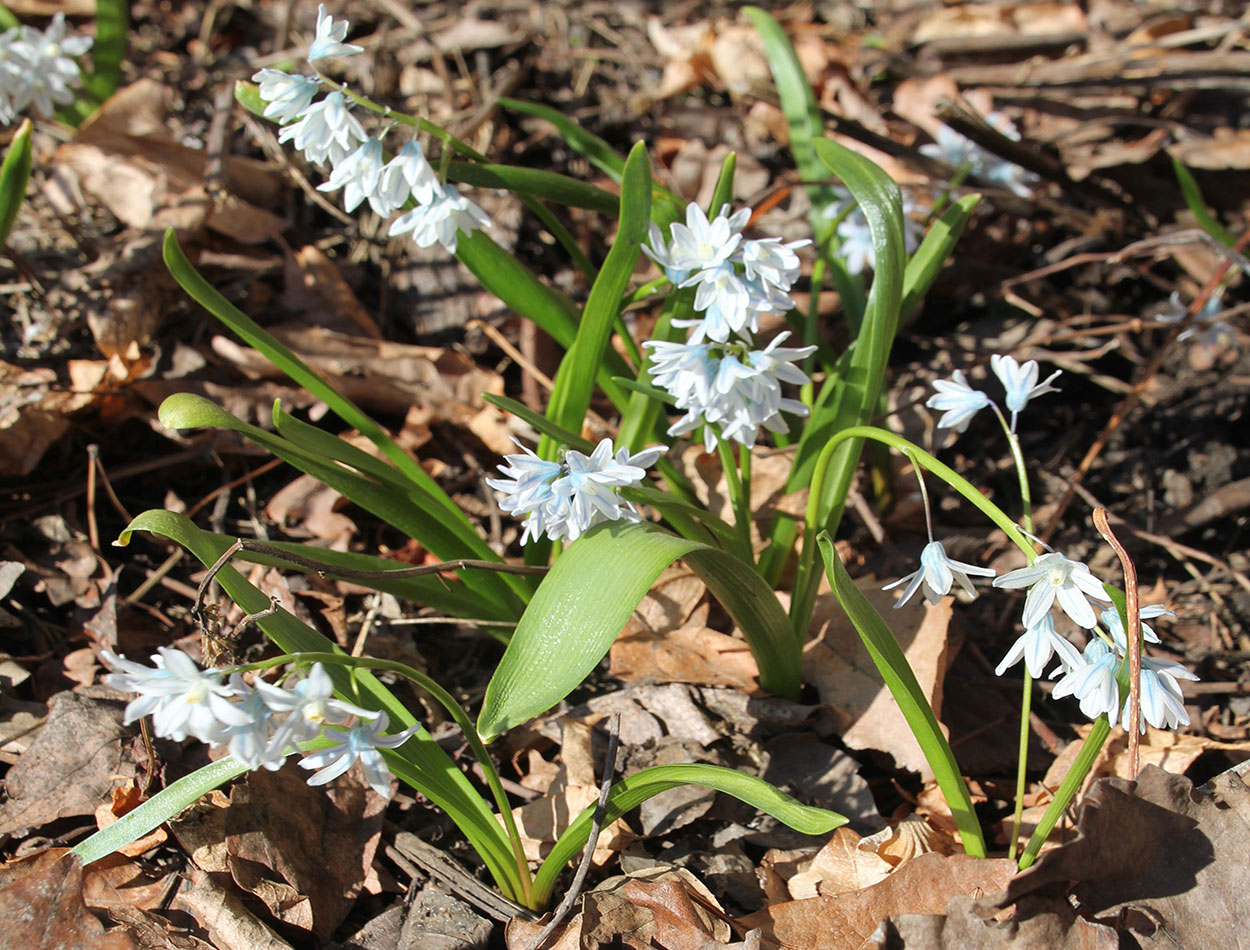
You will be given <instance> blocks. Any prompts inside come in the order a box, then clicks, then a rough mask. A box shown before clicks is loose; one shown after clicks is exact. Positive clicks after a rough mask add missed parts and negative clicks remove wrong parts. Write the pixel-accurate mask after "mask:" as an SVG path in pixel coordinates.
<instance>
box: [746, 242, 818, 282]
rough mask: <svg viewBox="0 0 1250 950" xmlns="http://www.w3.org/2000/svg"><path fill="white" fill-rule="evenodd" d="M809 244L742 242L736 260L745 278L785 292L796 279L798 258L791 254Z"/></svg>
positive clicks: (798, 269) (798, 268) (798, 264)
mask: <svg viewBox="0 0 1250 950" xmlns="http://www.w3.org/2000/svg"><path fill="white" fill-rule="evenodd" d="M811 243H812V242H811V241H807V240H804V241H791V242H790V243H789V244H782V243H781V238H762V239H760V240H756V241H743V242H742V247H741V249H740V251H739V253H738V258H739V260H741V261H742V267H743V269H744V270H745V271H746V275H747V277H748V278H750V279H751V280H760V281H762V282H763V283H765V284H767V285H770V286H772V287H776V288H777V289H778V290H780V291H782V292H783V293H785V292H789V290H790V288H791V287H792V286H794V282H795V281H796V280H798V279H799V273H800V262H799V255H797V254H795V253H794V252H795V251H796V250H798V249H799V248H801V247H806V246H807V245H809V244H811Z"/></svg>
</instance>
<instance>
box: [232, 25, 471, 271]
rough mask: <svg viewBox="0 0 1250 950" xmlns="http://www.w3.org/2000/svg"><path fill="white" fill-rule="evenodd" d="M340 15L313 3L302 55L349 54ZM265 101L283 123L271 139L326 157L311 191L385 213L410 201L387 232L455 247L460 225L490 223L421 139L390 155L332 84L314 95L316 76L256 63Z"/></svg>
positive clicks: (314, 158)
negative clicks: (447, 178)
mask: <svg viewBox="0 0 1250 950" xmlns="http://www.w3.org/2000/svg"><path fill="white" fill-rule="evenodd" d="M347 26H348V24H347V21H345V20H339V21H337V22H336V21H335V20H334V19H333V18H332V17H331V16H330V15H329V14H327V13H326V9H325V5H324V4H322V5H320V6H318V7H317V35H316V37H315V39H314V40H313V43H312V45H311V46H310V47H309V48H308V62H309V63H314V62H316V61H318V60H322V59H327V58H329V57H338V56H352V55H355V54H356V53H360V52H362V51H363V49H362V47H360V46H355V45H353V44H351V43H346V42H344V40H345V38H346V36H347ZM252 79H254V80H255V81H256V82H257V84H258V86H259V92H260V97H261V99H263V100H264V102H265V109H264V115H265V117H266V118H270V119H273V120H274V121H276V122H278V123H279V124H281V125H282V131H281V132H279V133H278V141H280V142H291V143H292V144H293V145H294V146H295V148H297V149H299V151H301V152H303V153H304V157H305V158H307V159H308V161H310V162H312V163H314V164H318V165H320V164H326V163H328V164H329V165H330V168H331V171H330V177H329V179H328V180H327V181H325V182H324V183H323V184H321V185H318V186H317V190H318V191H327V192H330V191H339V190H340V189H342V191H343V207H344V208H346V209H347V210H348V211H355V210H356V208H357V207H359V206H360V204H361V203H362V202H365V201H368V202H369V207H370V208H372V209H373V211H374V213H375V214H377V215H378V216H380V217H383V218H387V217H389V216H390V215H392V214H394V213H395V212H396V211H399V210H401V209H402V208H404V207H405V205H407V204H408V203H409V202H410V201H412V202H415V205H416V206H415V207H413V208H412V209H410V210H409V211H407V212H406V213H405V214H402V215H400V216H399V217H398V218H396V219H395V220H394V221H392V222H391V227H390V230H389V232H388V233H389V234H390V235H391V236H396V235H400V234H409V233H411V234H412V239H413V240H414V241H415V242H416V244H417V245H418V246H419V247H431V246H432V245H434V244H441V245H442V246H443V247H444V248H446V249H447V251H448V252H449V253H452V254H454V253H455V252H456V243H457V238H458V236H459V235H460V234H461V233H465V234H471V233H472V232H473V231H476V230H477V229H478V228H484V227H487V226H489V225H490V217H489V216H488V215H487V214H486V212H485V211H483V210H482V209H481V208H479V207H478V206H477V205H476V204H474V203H473V202H472V201H470V200H469V199H468V198H466V197H465V196H464V195H462V194H460V192H459V191H458V190H457V189H456V188H455V186H453V185H450V184H447V183H446V182H442V181H440V180H439V177H438V174H437V173H436V172H435V171H434V169H433V167H432V166H431V165H430V163H429V161H428V160H427V159H426V157H425V152H424V150H423V149H422V148H421V144H420V143H419V142H417V141H416V140H415V139H412V140H409V141H408V142H407V143H405V144H404V146H403V147H402V148H400V150H399V152H398V153H397V154H396V155H395V156H394V158H392V159H391V160H390V161H387V160H386V156H385V153H384V150H383V147H382V139H381V138H380V137H378V136H373V135H369V134H368V133H366V131H365V128H364V126H363V125H362V124H361V123H360V120H359V119H357V118H356V116H354V115H353V114H352V112H351V106H352V102H351V100H350V99H349V98H348V97H347V96H345V95H344V94H343V93H342V92H341V91H339V90H335V91H333V92H330V93H328V94H327V95H326V96H324V97H323V98H321V99H318V98H317V95H318V93H320V91H321V86H322V81H321V79H320V78H319V77H317V76H301V75H295V74H291V73H284V72H279V71H278V70H275V69H262V70H261V71H260V72H258V73H256V75H254V76H253V77H252Z"/></svg>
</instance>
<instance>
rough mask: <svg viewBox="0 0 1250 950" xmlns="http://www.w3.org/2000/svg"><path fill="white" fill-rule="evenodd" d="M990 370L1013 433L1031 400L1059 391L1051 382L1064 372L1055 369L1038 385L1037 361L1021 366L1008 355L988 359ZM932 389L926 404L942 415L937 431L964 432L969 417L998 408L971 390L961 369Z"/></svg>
mask: <svg viewBox="0 0 1250 950" xmlns="http://www.w3.org/2000/svg"><path fill="white" fill-rule="evenodd" d="M990 368H991V369H993V370H994V375H995V376H997V377H998V379H999V381H1000V382H1002V384H1003V389H1004V390H1005V391H1006V398H1005V400H1004V401H1005V402H1006V404H1007V410H1008V411H1009V412H1010V413H1011V431H1012V432H1013V433H1014V432H1015V431H1016V417H1017V416H1019V415H1020V413H1021V412H1023V411H1024V407H1025V406H1027V405H1028V404H1029V400H1030V399H1034V398H1036V397H1037V396H1041V395H1044V394H1045V393H1055V392H1058V391H1059V390H1058V389H1057V388H1056V387H1055V386H1052V385H1051V383H1052V382H1054V381H1055V379H1056V378H1057V377H1058V376H1059V374H1060V373H1062V372H1063V370H1055V371H1054V372H1053V373H1051V374H1050V375H1049V376H1047V377H1046V379H1045V380H1043V381H1042V382H1040V383H1039V382H1038V381H1037V380H1038V376H1039V375H1040V374H1039V372H1038V366H1037V360H1028V361H1027V362H1026V363H1024V364H1020V363H1017V362H1016V361H1015V359H1014V358H1012V357H1010V356H1000V355H998V354H995V355H993V356H991V357H990ZM933 388H934V389H936V390H937V392H936V393H934V394H933V395H932V396H930V397H929V400H928V401H927V402H926V403H925V405H926V406H928V407H929V408H930V409H937V410H938V411H939V412H941V413H943V415H942V418H941V419H940V420H938V428H939V429H954V430H955V431H956V432H963V431H964V430H965V429H967V428H968V423H969V422H971V421H972V417H973V416H975V415H976V414H977V413H978V412H980V411H981V410H982V409H984V408H986V407H987V406H994V408H995V409H997V408H998V407H997V405H996V404H995V402H994V400H992V399H990V397H989V396H987V395H986V394H985V393H983V392H981V390H979V389H973V388H972V386H970V385H969V384H968V380H967V379H966V378H965V377H964V374H963V372H962V371H960V370H955V372H953V373H952V374H951V378H950V379H939V380H938V381H937V382H935V383H934V384H933Z"/></svg>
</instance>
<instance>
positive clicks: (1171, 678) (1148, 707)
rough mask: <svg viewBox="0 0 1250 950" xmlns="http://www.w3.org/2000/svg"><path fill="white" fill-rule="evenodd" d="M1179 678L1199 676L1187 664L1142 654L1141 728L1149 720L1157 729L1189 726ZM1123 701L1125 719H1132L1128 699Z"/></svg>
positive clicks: (1193, 678)
mask: <svg viewBox="0 0 1250 950" xmlns="http://www.w3.org/2000/svg"><path fill="white" fill-rule="evenodd" d="M1178 679H1183V680H1197V679H1198V677H1197V676H1196V675H1195V674H1193V673H1191V672H1190V671H1189V670H1187V669H1185V667H1183V666H1181V665H1179V664H1177V663H1168V662H1167V661H1165V660H1153V659H1151V658H1150V657H1148V656H1143V657H1142V660H1141V726H1140V728H1141V731H1142V732H1143V733H1144V732H1145V731H1146V723H1150V725H1152V726H1154V727H1155V728H1156V729H1176V728H1178V727H1180V726H1188V725H1189V713H1187V712H1185V696H1184V694H1183V693H1182V692H1181V685H1180V683H1178V682H1176V681H1177V680H1178ZM1130 701H1131V700H1126V701H1125V703H1124V713H1123V717H1124V718H1123V720H1122V721H1123V722H1124V724H1125V727H1127V726H1128V722H1129V702H1130Z"/></svg>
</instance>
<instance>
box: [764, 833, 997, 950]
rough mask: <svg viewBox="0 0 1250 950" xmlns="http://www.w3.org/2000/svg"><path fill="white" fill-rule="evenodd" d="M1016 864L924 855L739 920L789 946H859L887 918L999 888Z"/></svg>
mask: <svg viewBox="0 0 1250 950" xmlns="http://www.w3.org/2000/svg"><path fill="white" fill-rule="evenodd" d="M1015 869H1016V863H1015V862H1014V861H1007V860H987V859H984V858H970V857H968V856H967V855H963V854H960V855H955V856H952V857H945V856H943V855H939V854H924V855H921V856H920V857H918V858H916V859H915V860H914V861H910V862H908V863H907V864H906V865H904V866H903V867H901V868H900V869H899V870H898V871H896V872H895V873H894V874H892V875H890V876H889V877H888V878H886V879H885V880H883V881H881V882H880V883H878V884H874V885H872V886H871V887H867V888H865V889H863V890H861V891H855V892H852V893H848V894H842V895H840V896H838V897H812V898H809V899H807V900H801V901H790V902H788V903H784V904H775V905H773V906H772V907H766V908H764V909H763V910H760V911H757V912H756V913H754V914H751V915H749V916H747V917H744V918H741V920H740V921H739V922H740V923H742V924H744V925H745V926H747V927H759V928H761V929H762V930H763V932H764V937H765V940H772V941H774V942H775V943H777V944H780V945H781V946H783V947H785V948H787V950H859V948H860V947H863V946H864V945H865V944H866V942H867V941H868V939H869V937H870V936H871V935H872V933H873V931H875V930H876V929H877V926H878V925H879V924H880V923H881V921H882V920H884V919H885V918H887V917H892V916H896V915H898V914H940V913H942V912H943V911H944V910H945V909H946V905H947V903H948V902H949V901H950V899H951V897H954V896H956V895H959V894H978V895H979V894H980V893H984V892H990V893H997V892H998V891H1000V890H1001V889H1002V888H1004V887H1006V886H1007V883H1008V882H1009V881H1010V880H1011V877H1012V875H1013V874H1014V873H1015Z"/></svg>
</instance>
